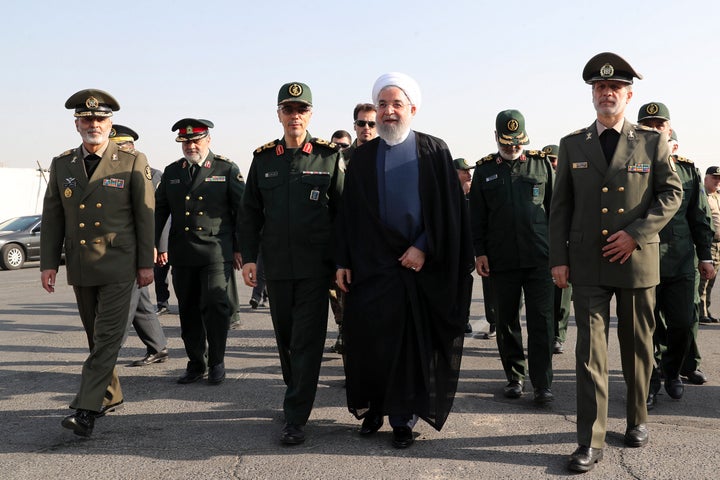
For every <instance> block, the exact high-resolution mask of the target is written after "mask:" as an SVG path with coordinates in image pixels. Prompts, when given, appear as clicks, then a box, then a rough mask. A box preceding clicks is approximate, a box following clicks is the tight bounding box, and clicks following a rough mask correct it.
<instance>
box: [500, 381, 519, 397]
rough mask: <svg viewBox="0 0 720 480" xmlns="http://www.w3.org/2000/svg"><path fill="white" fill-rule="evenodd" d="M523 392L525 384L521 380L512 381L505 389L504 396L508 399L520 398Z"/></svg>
mask: <svg viewBox="0 0 720 480" xmlns="http://www.w3.org/2000/svg"><path fill="white" fill-rule="evenodd" d="M522 392H523V382H521V381H520V380H510V382H508V384H507V385H505V388H503V395H505V397H507V398H520V397H521V396H522Z"/></svg>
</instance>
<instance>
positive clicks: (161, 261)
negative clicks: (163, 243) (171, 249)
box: [155, 252, 168, 267]
mask: <svg viewBox="0 0 720 480" xmlns="http://www.w3.org/2000/svg"><path fill="white" fill-rule="evenodd" d="M155 263H156V264H157V265H158V266H160V267H164V266H165V265H167V263H168V253H167V252H158V253H157V259H155Z"/></svg>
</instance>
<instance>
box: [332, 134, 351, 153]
mask: <svg viewBox="0 0 720 480" xmlns="http://www.w3.org/2000/svg"><path fill="white" fill-rule="evenodd" d="M330 142H331V143H334V144H335V145H337V146H338V147H339V148H340V150H343V151H345V149H347V148H348V147H350V143H352V137H351V136H350V132H347V131H345V130H336V131H335V132H334V133H333V134H332V137H330Z"/></svg>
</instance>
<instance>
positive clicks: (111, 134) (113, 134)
mask: <svg viewBox="0 0 720 480" xmlns="http://www.w3.org/2000/svg"><path fill="white" fill-rule="evenodd" d="M115 135H117V132H116V131H115V129H114V128H111V129H110V138H113V137H114V136H115Z"/></svg>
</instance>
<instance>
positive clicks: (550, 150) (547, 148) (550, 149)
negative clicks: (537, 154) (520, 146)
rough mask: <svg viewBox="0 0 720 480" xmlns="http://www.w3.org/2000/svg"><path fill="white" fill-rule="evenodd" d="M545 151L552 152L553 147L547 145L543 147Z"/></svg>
mask: <svg viewBox="0 0 720 480" xmlns="http://www.w3.org/2000/svg"><path fill="white" fill-rule="evenodd" d="M543 152H545V153H551V152H552V148H550V147H545V148H543Z"/></svg>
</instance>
